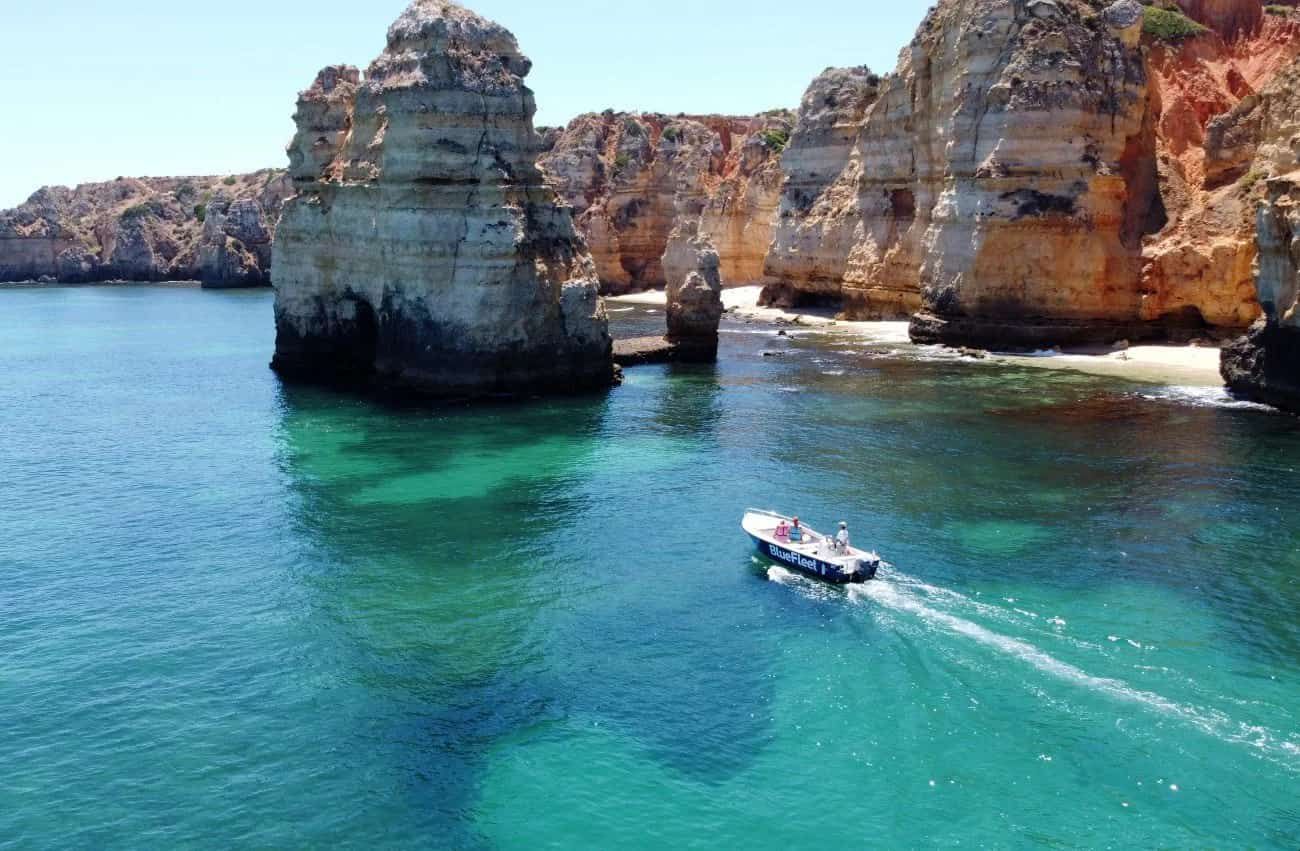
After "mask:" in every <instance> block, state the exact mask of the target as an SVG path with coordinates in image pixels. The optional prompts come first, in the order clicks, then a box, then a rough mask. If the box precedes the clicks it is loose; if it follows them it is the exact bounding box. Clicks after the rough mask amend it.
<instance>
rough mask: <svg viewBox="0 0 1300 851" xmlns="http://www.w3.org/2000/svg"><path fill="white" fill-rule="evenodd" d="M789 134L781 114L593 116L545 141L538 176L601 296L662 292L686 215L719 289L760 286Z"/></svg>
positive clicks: (788, 120) (785, 117)
mask: <svg viewBox="0 0 1300 851" xmlns="http://www.w3.org/2000/svg"><path fill="white" fill-rule="evenodd" d="M792 125H793V116H792V115H790V114H789V113H784V112H773V113H766V114H764V115H759V116H755V117H753V118H732V117H726V116H718V115H703V116H686V115H682V116H676V117H669V116H666V115H658V114H652V113H645V114H643V113H616V112H612V111H610V112H605V113H599V114H596V113H593V114H589V115H582V116H579V117H578V118H576V119H574V120H573V121H572V122H570V123H569V125H568V126H567V127H565V128H563V129H562V130H555V131H551V132H549V133H548V134H547V138H546V146H547V152H546V153H545V154H544V155H543V157H542V159H541V166H542V169H543V170H544V171H545V172H546V174H547V176H548V177H549V179H550V180H551V181H552V182H553V184H554V185H555V187H556V189H557V190H558V191H559V193H560V195H561V197H563V198H564V199H565V200H566V201H567V202H568V203H569V204H570V205H572V206H573V208H574V214H575V216H576V218H577V222H578V228H579V230H580V231H581V232H582V233H583V234H584V235H585V236H586V238H587V241H588V243H589V244H590V246H591V252H592V256H593V257H594V258H595V261H596V269H597V272H598V274H599V276H600V280H601V285H602V288H603V290H604V291H605V292H606V293H610V294H616V293H626V292H635V291H638V290H645V289H653V288H658V287H663V286H664V285H665V282H666V278H665V275H664V269H663V256H664V251H665V250H666V249H667V247H668V239H669V236H670V235H671V234H672V232H673V230H674V229H675V228H676V227H677V226H678V225H679V224H681V223H682V218H681V214H680V210H681V209H683V207H684V206H685V207H693V208H695V210H696V212H695V213H693V214H691V215H693V216H695V217H698V218H699V228H700V230H701V231H702V232H703V233H705V234H707V235H708V236H709V238H710V239H711V240H712V242H713V244H714V246H715V247H716V250H717V252H718V255H719V263H720V267H719V269H720V274H721V276H722V279H723V281H724V282H726V283H727V284H728V285H734V284H750V283H761V282H763V280H764V274H763V264H764V260H765V258H766V256H767V250H768V246H769V245H770V244H771V241H772V224H773V219H774V215H775V211H776V207H777V204H778V203H779V200H780V193H781V182H782V174H781V169H780V155H781V150H782V149H783V148H784V147H785V143H786V140H787V139H788V137H789V133H790V130H791V127H792ZM684 199H689V200H687V201H686V203H685V204H683V200H684Z"/></svg>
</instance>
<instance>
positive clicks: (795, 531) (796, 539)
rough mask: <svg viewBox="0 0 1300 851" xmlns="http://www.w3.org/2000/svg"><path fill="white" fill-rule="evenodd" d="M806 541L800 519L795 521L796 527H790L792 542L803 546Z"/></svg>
mask: <svg viewBox="0 0 1300 851" xmlns="http://www.w3.org/2000/svg"><path fill="white" fill-rule="evenodd" d="M803 539H804V532H803V526H801V525H799V518H798V517H796V518H795V519H794V525H793V526H791V527H790V541H791V542H792V543H795V544H802V543H803Z"/></svg>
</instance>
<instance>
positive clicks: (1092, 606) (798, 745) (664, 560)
mask: <svg viewBox="0 0 1300 851" xmlns="http://www.w3.org/2000/svg"><path fill="white" fill-rule="evenodd" d="M617 316H618V322H619V324H620V326H621V327H623V328H624V329H627V328H628V327H629V326H631V325H633V324H638V323H639V324H640V325H642V326H644V327H652V326H654V325H656V324H657V323H658V322H659V321H660V319H659V317H657V316H655V315H653V314H648V313H644V312H643V311H642V310H641V309H636V310H633V311H630V312H626V313H621V314H617ZM727 330H728V333H727V334H726V335H725V337H724V342H723V349H722V361H721V363H720V364H719V365H718V366H717V367H716V368H668V367H662V368H657V367H656V368H643V369H638V370H634V371H632V372H630V373H629V375H628V381H627V383H626V384H625V385H624V386H623V387H622V388H620V389H618V390H617V391H614V392H612V393H610V394H609V395H608V396H604V397H599V398H591V399H583V400H564V401H551V402H543V403H539V404H534V405H529V406H523V407H510V406H503V407H490V408H485V409H478V410H465V409H443V410H436V411H428V410H417V409H391V408H383V407H379V406H376V405H374V404H371V403H368V402H364V401H357V400H354V399H349V398H345V397H340V396H334V395H330V394H328V393H324V392H317V391H307V390H297V389H293V390H291V389H286V388H284V387H282V386H281V385H280V384H279V382H278V381H277V380H276V378H275V377H274V376H273V375H272V374H271V373H270V372H269V371H268V369H267V368H266V364H267V361H268V360H269V357H270V352H271V346H272V331H271V299H270V296H269V294H266V293H251V294H250V293H213V292H201V291H197V290H189V289H166V288H120V289H113V288H77V289H28V290H25V289H18V290H7V291H3V292H0V410H2V411H3V419H2V420H0V431H2V434H0V505H2V508H0V707H2V708H3V715H4V723H3V724H0V764H2V765H4V766H5V781H4V783H3V784H2V785H0V846H2V847H6V848H7V847H14V848H28V847H33V848H34V847H69V846H73V847H94V848H111V847H118V848H121V847H130V848H137V847H178V846H180V847H195V848H199V847H213V848H226V847H231V846H252V847H276V848H298V847H320V846H324V845H335V844H336V845H342V846H345V847H385V848H386V847H394V848H402V847H445V848H530V849H531V848H613V847H619V848H687V847H699V848H747V849H766V848H772V849H785V848H790V847H826V848H831V847H864V846H874V847H901V846H917V845H923V846H933V845H937V846H958V845H961V846H976V847H981V846H984V847H1067V848H1068V847H1103V846H1112V847H1119V846H1125V847H1207V846H1213V847H1222V848H1237V847H1248V846H1253V847H1260V848H1274V847H1276V848H1294V847H1296V844H1297V836H1300V796H1298V795H1297V789H1298V788H1300V614H1297V612H1300V531H1298V529H1297V525H1296V523H1295V519H1294V511H1295V507H1296V505H1297V502H1298V499H1297V498H1298V497H1300V487H1298V485H1297V483H1298V482H1300V477H1298V476H1297V467H1300V425H1298V423H1297V421H1296V420H1293V419H1290V418H1287V417H1284V416H1280V415H1276V414H1270V413H1266V412H1263V411H1260V410H1257V409H1252V408H1245V407H1242V408H1238V407H1232V406H1228V405H1226V404H1223V403H1221V401H1220V400H1218V399H1217V398H1216V397H1215V396H1214V394H1208V393H1202V392H1192V391H1185V390H1178V389H1170V388H1153V387H1149V386H1142V385H1134V384H1126V383H1124V382H1121V381H1117V380H1114V379H1103V378H1097V377H1089V376H1083V375H1076V374H1071V373H1066V372H1051V371H1043V370H1036V369H1026V368H1019V367H1014V366H1003V365H997V364H987V363H967V362H958V361H954V360H951V359H946V358H941V357H938V356H936V355H933V354H928V353H923V354H922V356H920V357H918V356H917V355H916V353H915V352H911V351H899V350H897V349H898V347H896V346H895V347H892V348H891V347H890V346H888V345H869V344H866V343H863V342H861V341H854V340H851V339H846V338H842V337H841V338H819V337H817V336H807V337H799V336H796V337H795V338H794V339H781V340H778V339H776V338H775V337H774V336H773V335H772V333H771V331H770V330H767V329H763V328H762V327H761V326H741V325H735V326H730V327H729V328H728V329H727ZM765 350H769V351H772V350H779V351H782V352H783V353H784V356H782V357H768V358H764V357H762V356H761V354H762V352H763V351H765ZM748 505H758V506H768V507H788V508H791V509H796V510H799V511H801V512H802V514H803V515H804V516H806V517H808V518H810V519H811V520H812V521H813V522H814V524H816V525H823V526H824V525H828V523H830V522H833V521H834V520H838V519H840V517H841V516H844V517H846V518H847V519H848V520H850V521H851V522H852V524H853V528H854V531H855V534H856V539H857V541H858V542H859V543H863V542H870V543H871V544H873V545H875V546H878V547H879V548H880V549H881V551H882V552H883V553H885V554H886V555H887V557H888V558H889V559H890V560H891V561H892V562H894V563H895V564H896V565H897V567H896V568H895V569H894V570H892V571H889V572H887V581H884V582H880V583H877V584H874V585H872V586H868V587H865V588H859V589H853V590H852V591H848V592H845V591H842V590H835V589H830V588H827V587H822V586H819V585H816V584H814V583H811V582H808V581H805V580H802V579H799V578H796V577H794V576H791V575H790V574H788V573H785V572H783V571H781V570H780V569H769V567H768V566H766V565H760V564H756V563H755V562H754V561H753V560H752V559H751V557H750V554H749V549H748V544H747V542H746V541H745V539H744V538H743V536H742V535H741V534H740V532H739V530H738V528H737V524H738V522H739V518H740V513H741V511H742V510H743V509H744V508H745V507H746V506H748Z"/></svg>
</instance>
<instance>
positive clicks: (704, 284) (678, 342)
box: [663, 220, 723, 363]
mask: <svg viewBox="0 0 1300 851" xmlns="http://www.w3.org/2000/svg"><path fill="white" fill-rule="evenodd" d="M663 265H664V274H665V276H666V277H667V280H668V284H667V289H666V293H665V294H666V296H667V303H668V336H667V337H666V339H667V341H668V342H669V343H670V344H671V345H672V346H673V347H674V349H675V350H676V351H675V355H674V357H675V359H676V360H679V361H685V362H694V363H710V362H712V361H715V360H717V359H718V325H719V324H720V323H721V321H722V313H723V304H722V274H721V271H720V269H721V259H720V257H719V256H718V251H717V249H716V248H714V247H713V241H712V240H711V239H710V238H709V236H708V235H707V234H702V233H700V232H699V225H698V222H692V221H689V220H688V221H686V222H683V223H682V224H680V225H678V226H677V228H676V229H675V230H674V231H673V233H672V235H671V236H670V237H669V240H668V250H667V251H665V252H664V258H663Z"/></svg>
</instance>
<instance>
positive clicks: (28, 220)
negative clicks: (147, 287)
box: [0, 169, 291, 287]
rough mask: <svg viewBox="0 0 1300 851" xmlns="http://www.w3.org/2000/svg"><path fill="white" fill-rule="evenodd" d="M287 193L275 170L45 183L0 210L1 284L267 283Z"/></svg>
mask: <svg viewBox="0 0 1300 851" xmlns="http://www.w3.org/2000/svg"><path fill="white" fill-rule="evenodd" d="M290 192H291V187H290V184H289V181H288V179H287V177H286V176H285V172H284V171H282V170H272V169H267V170H264V171H259V172H254V173H253V174H245V175H232V176H227V177H156V178H118V179H117V180H113V181H109V182H106V183H87V184H82V185H80V186H77V187H75V188H72V189H69V188H66V187H62V186H54V187H46V188H44V189H41V190H40V191H38V192H36V193H35V194H34V195H32V197H31V198H29V199H28V200H27V202H26V203H24V204H22V205H21V206H19V207H15V208H14V209H12V210H6V211H3V212H0V281H9V282H13V281H58V282H63V283H89V282H96V281H110V280H129V281H163V280H198V281H202V282H203V284H204V285H205V286H210V287H235V286H265V285H269V284H270V281H271V279H270V264H271V242H272V239H273V237H274V234H275V226H276V222H277V221H278V220H279V217H280V208H281V205H282V204H283V203H284V200H285V198H287V197H288V196H289V194H290Z"/></svg>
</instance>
